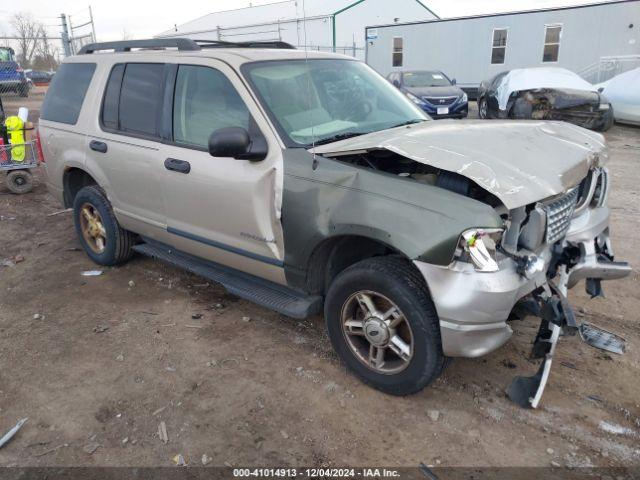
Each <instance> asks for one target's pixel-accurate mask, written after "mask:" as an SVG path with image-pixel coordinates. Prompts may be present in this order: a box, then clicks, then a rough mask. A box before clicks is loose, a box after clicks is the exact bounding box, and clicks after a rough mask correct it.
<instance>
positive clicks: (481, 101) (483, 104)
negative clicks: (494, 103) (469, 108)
mask: <svg viewBox="0 0 640 480" xmlns="http://www.w3.org/2000/svg"><path fill="white" fill-rule="evenodd" d="M483 109H484V110H485V111H486V113H482V111H483ZM488 113H489V110H488V106H487V101H486V100H485V99H484V98H479V99H478V118H481V119H483V120H486V119H488V118H489V115H488Z"/></svg>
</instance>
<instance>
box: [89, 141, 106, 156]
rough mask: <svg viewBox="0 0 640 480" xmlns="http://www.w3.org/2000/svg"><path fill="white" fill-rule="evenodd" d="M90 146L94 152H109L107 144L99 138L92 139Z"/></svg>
mask: <svg viewBox="0 0 640 480" xmlns="http://www.w3.org/2000/svg"><path fill="white" fill-rule="evenodd" d="M89 148H90V149H91V150H93V151H94V152H100V153H107V144H106V143H104V142H99V141H98V140H91V142H89Z"/></svg>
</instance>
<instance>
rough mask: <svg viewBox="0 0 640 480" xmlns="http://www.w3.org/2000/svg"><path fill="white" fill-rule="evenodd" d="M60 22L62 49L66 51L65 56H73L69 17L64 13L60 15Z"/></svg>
mask: <svg viewBox="0 0 640 480" xmlns="http://www.w3.org/2000/svg"><path fill="white" fill-rule="evenodd" d="M60 20H61V21H62V32H61V34H62V49H63V50H64V56H65V57H70V56H71V42H70V39H69V28H68V27H67V16H66V15H65V14H64V13H61V14H60Z"/></svg>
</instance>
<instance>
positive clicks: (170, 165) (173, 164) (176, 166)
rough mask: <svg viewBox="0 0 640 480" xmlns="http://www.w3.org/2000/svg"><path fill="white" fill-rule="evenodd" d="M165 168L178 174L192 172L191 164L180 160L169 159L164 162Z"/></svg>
mask: <svg viewBox="0 0 640 480" xmlns="http://www.w3.org/2000/svg"><path fill="white" fill-rule="evenodd" d="M164 168H166V169H167V170H171V171H173V172H178V173H189V172H190V171H191V164H190V163H189V162H185V161H184V160H178V159H176V158H167V159H166V160H165V161H164Z"/></svg>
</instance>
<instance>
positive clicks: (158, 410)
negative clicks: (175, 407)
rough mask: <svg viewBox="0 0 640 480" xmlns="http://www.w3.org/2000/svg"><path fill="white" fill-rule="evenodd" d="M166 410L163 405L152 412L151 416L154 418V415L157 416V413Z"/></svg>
mask: <svg viewBox="0 0 640 480" xmlns="http://www.w3.org/2000/svg"><path fill="white" fill-rule="evenodd" d="M166 408H167V406H166V405H165V406H164V407H160V408H159V409H157V410H156V411H155V412H153V413H152V414H151V415H153V416H154V417H155V416H156V415H158V414H159V413H162V412H164V411H165V409H166Z"/></svg>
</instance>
